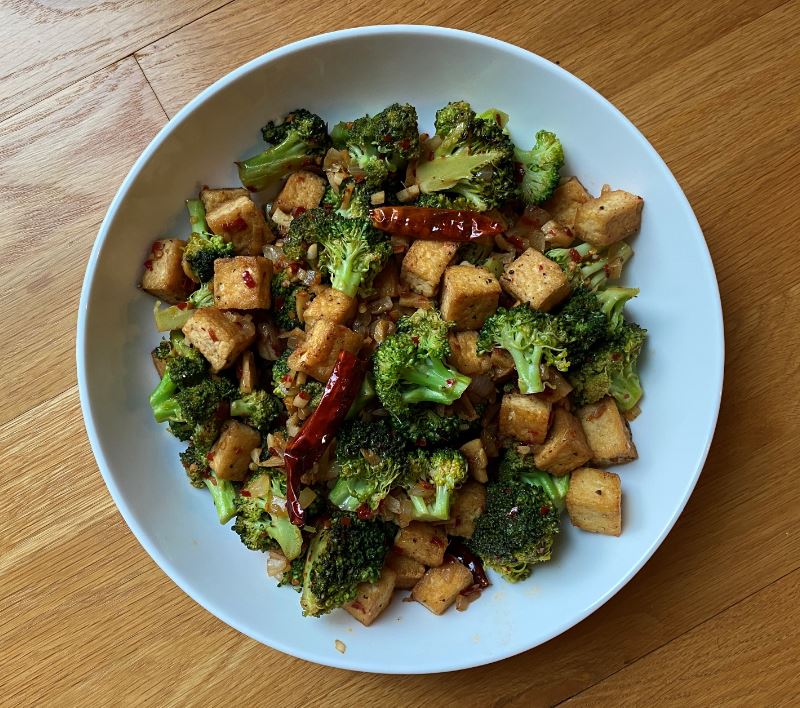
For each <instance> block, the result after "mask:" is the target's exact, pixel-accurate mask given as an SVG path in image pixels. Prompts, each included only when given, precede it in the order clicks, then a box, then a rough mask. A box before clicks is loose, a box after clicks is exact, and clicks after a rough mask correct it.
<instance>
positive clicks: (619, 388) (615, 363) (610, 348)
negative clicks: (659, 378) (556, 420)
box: [569, 322, 647, 411]
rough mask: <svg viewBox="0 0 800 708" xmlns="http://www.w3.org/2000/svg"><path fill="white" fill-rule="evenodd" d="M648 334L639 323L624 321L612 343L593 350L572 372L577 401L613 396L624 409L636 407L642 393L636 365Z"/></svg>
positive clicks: (584, 402)
mask: <svg viewBox="0 0 800 708" xmlns="http://www.w3.org/2000/svg"><path fill="white" fill-rule="evenodd" d="M646 334H647V331H646V330H644V329H642V328H641V327H639V325H637V324H634V323H630V322H623V323H622V325H621V326H620V328H619V330H618V331H617V332H616V333H615V335H614V336H613V337H612V339H611V340H610V341H609V342H607V343H605V344H603V345H602V346H600V347H599V348H598V349H596V350H595V351H593V352H592V353H591V355H590V357H589V358H588V360H587V361H586V362H585V363H584V364H583V365H582V366H581V367H580V368H578V369H576V370H575V371H570V372H569V382H570V383H571V384H572V386H573V389H574V390H573V396H574V401H575V403H576V404H577V405H579V406H580V405H585V404H588V403H595V402H596V401H599V400H600V399H601V398H603V397H604V396H606V395H611V396H613V397H614V399H615V400H616V401H617V404H618V405H619V407H620V409H621V410H622V411H628V410H630V409H631V408H633V407H634V406H635V405H636V404H637V403H638V402H639V400H640V399H641V397H642V393H643V390H642V384H641V381H640V380H639V374H638V372H637V370H636V365H637V362H638V359H639V354H640V353H641V350H642V346H643V345H644V340H645V337H646Z"/></svg>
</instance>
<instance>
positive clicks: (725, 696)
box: [561, 571, 800, 708]
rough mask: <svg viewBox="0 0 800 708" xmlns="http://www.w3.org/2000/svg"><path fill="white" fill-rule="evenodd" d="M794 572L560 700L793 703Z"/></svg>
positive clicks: (797, 609) (798, 627)
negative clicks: (591, 686) (593, 683)
mask: <svg viewBox="0 0 800 708" xmlns="http://www.w3.org/2000/svg"><path fill="white" fill-rule="evenodd" d="M798 645H800V571H795V572H794V573H791V574H789V575H787V576H786V577H785V578H782V579H781V580H779V581H777V582H776V583H773V584H772V585H770V586H769V587H768V588H765V589H764V590H762V591H761V592H758V593H756V594H755V595H753V596H752V597H749V598H747V599H746V600H744V601H742V602H740V603H739V604H737V605H735V606H734V607H732V608H730V609H729V610H727V611H725V612H723V613H721V614H720V615H718V616H716V617H714V618H713V619H710V620H709V621H707V622H704V623H703V624H702V625H700V626H699V627H697V628H696V629H694V630H692V631H691V632H689V633H687V634H686V635H684V636H683V637H680V638H679V639H677V640H676V641H674V642H671V643H670V644H668V645H667V646H665V647H664V648H663V649H659V650H658V651H655V652H653V653H652V654H650V655H649V656H647V657H645V658H644V659H642V660H641V661H638V662H636V663H635V664H634V665H633V666H629V667H627V668H625V669H623V670H622V671H620V672H619V673H616V674H614V676H611V677H610V678H608V679H607V680H605V681H603V682H602V683H600V684H598V685H597V686H594V687H593V688H591V689H589V690H588V691H584V692H583V693H581V694H580V695H578V696H576V697H575V698H574V699H572V700H569V701H567V702H565V703H562V704H561V705H562V706H564V707H565V708H566V707H569V708H580V707H581V706H587V707H588V706H591V707H592V708H599V707H602V706H615V707H620V708H622V707H623V706H643V705H660V706H681V708H692V707H693V706H697V707H698V708H701V707H704V706H723V705H724V706H776V707H777V706H796V705H798V703H800V674H798V672H797V647H798Z"/></svg>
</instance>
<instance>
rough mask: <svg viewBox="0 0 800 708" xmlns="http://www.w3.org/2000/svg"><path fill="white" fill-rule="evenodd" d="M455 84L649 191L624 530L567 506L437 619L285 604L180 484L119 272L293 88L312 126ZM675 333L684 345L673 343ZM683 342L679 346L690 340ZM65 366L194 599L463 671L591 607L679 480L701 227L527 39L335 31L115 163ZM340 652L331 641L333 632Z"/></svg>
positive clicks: (125, 272) (150, 544) (534, 641)
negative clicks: (575, 523)
mask: <svg viewBox="0 0 800 708" xmlns="http://www.w3.org/2000/svg"><path fill="white" fill-rule="evenodd" d="M462 98H463V99H466V100H468V101H470V102H471V103H472V104H473V106H474V107H475V108H477V109H479V110H483V109H486V108H489V107H492V106H494V107H499V108H501V109H503V110H505V111H507V112H508V113H509V114H510V116H511V122H510V124H509V127H510V129H511V132H512V134H513V137H514V138H515V139H516V140H517V141H518V142H520V143H521V144H522V145H525V146H527V145H528V144H530V143H531V141H532V138H533V135H534V133H535V131H536V130H537V129H539V128H548V129H551V130H554V131H556V132H557V133H558V135H559V136H560V138H561V140H562V141H563V143H564V146H565V150H566V154H567V165H566V168H565V170H564V174H576V175H578V176H579V177H580V179H581V180H582V181H583V183H584V184H585V185H586V186H587V188H588V189H589V190H590V191H591V192H593V193H598V192H599V190H600V187H601V185H602V184H604V183H606V182H608V183H610V184H612V185H614V186H618V187H622V188H625V189H628V190H630V191H632V192H636V193H637V194H641V195H643V196H644V198H645V209H644V220H643V222H642V230H641V234H640V235H639V236H638V237H637V238H636V239H635V240H634V242H633V245H634V248H635V250H636V255H635V257H634V258H633V260H632V261H631V263H630V264H629V266H628V268H627V274H626V280H627V282H629V283H634V284H636V285H637V286H640V287H641V288H642V292H641V295H640V296H639V298H637V299H636V300H635V301H634V302H633V303H632V304H631V305H630V308H629V311H630V314H631V315H632V316H633V317H634V318H635V319H636V320H637V321H638V322H640V323H641V324H642V325H643V326H645V327H646V328H648V329H649V331H650V337H649V341H648V345H647V349H646V353H645V355H644V357H643V361H642V364H641V374H642V379H643V382H644V387H645V390H646V396H645V399H644V400H643V412H642V415H641V416H640V417H639V418H638V419H637V420H636V421H635V422H634V423H633V426H632V427H633V434H634V438H635V441H636V444H637V446H638V448H639V455H640V457H639V460H638V461H637V462H634V463H633V464H629V465H627V466H625V467H620V468H618V469H617V470H616V471H617V472H618V473H619V474H620V475H621V477H622V488H623V492H624V506H623V513H624V530H623V534H622V536H621V537H620V538H611V537H605V536H597V535H592V534H587V533H582V532H580V531H577V530H575V529H573V528H572V527H570V525H569V522H568V521H567V522H566V523H565V528H564V533H563V534H562V537H561V538H560V539H559V543H558V548H557V552H556V554H555V560H554V561H553V562H551V563H548V564H546V565H544V566H542V567H541V568H538V569H537V570H536V571H535V573H534V574H533V577H532V578H530V579H529V580H528V581H526V582H523V583H519V584H517V585H511V584H508V583H506V582H504V581H502V580H500V579H498V578H495V579H494V580H495V582H494V584H493V585H492V587H491V588H489V589H488V590H486V591H485V592H484V593H483V596H482V597H481V598H480V600H478V601H477V602H476V603H474V604H473V605H472V606H470V608H469V610H468V611H467V612H463V613H462V612H456V611H455V610H451V611H449V612H447V613H446V614H445V615H444V616H442V617H436V616H434V615H432V614H430V613H429V612H428V611H427V610H425V609H424V608H423V607H422V606H421V605H418V604H415V603H405V602H401V599H400V595H397V596H396V598H395V601H394V604H393V605H392V606H391V607H390V608H388V609H387V610H386V611H385V613H384V614H383V616H382V617H381V618H380V620H379V621H378V622H376V624H375V625H373V626H372V627H370V628H365V627H362V626H361V625H359V624H358V622H356V621H355V620H354V619H352V618H351V617H350V616H349V615H348V614H346V613H345V612H342V611H338V612H334V613H333V614H331V615H328V616H326V617H324V618H322V619H312V618H304V617H302V616H301V614H300V607H299V603H298V595H297V594H296V593H295V592H293V591H292V590H290V589H288V588H277V587H276V586H275V584H274V582H273V581H272V580H271V579H269V578H267V577H266V575H265V570H264V566H265V557H264V555H262V554H257V553H253V552H251V551H248V550H247V549H246V548H245V547H244V546H243V545H242V544H241V543H240V542H239V539H238V537H237V536H236V534H234V533H232V532H231V531H230V530H229V529H227V528H225V527H222V526H220V525H219V524H218V523H217V521H216V516H215V513H214V509H213V506H212V504H211V500H210V498H209V497H208V494H207V493H206V492H205V491H199V490H195V489H193V488H191V487H190V486H189V484H188V483H187V482H186V478H185V475H184V473H183V471H182V469H181V467H180V464H179V462H178V459H177V453H178V450H179V445H178V443H177V442H176V441H174V440H173V439H171V438H170V436H169V435H168V434H167V433H166V432H165V431H164V430H163V429H162V428H161V427H160V426H158V425H156V424H155V423H154V422H153V419H152V416H151V413H150V409H149V406H148V403H147V395H148V393H149V392H150V390H151V389H152V388H153V386H154V385H155V383H156V377H155V374H154V371H153V369H152V365H151V363H150V356H149V352H150V350H151V349H152V348H153V346H154V345H155V343H156V342H157V341H158V335H157V333H156V332H155V330H154V327H153V322H152V314H151V309H152V305H153V303H152V300H151V298H150V297H149V296H147V295H145V294H143V293H141V292H139V291H138V290H137V289H136V283H137V282H138V280H139V277H140V271H141V267H142V266H141V264H142V261H143V259H144V255H145V253H146V251H147V248H148V246H149V244H150V243H151V241H153V240H154V239H155V238H158V237H161V236H163V235H166V234H176V235H179V236H181V237H185V236H186V235H187V233H188V224H187V219H186V215H185V210H184V206H183V204H184V200H185V199H186V198H188V197H190V196H191V195H193V194H196V192H197V190H198V188H199V187H200V186H201V185H203V184H210V185H219V186H224V185H234V184H236V183H237V179H236V171H235V169H234V166H233V161H234V160H236V159H240V158H243V157H245V156H247V155H249V154H251V153H252V152H254V151H256V150H257V149H259V147H260V133H259V128H260V127H261V126H262V125H263V124H264V123H265V122H266V121H267V120H268V119H270V118H279V117H280V116H281V115H282V114H283V113H285V112H286V111H288V110H291V109H294V108H296V107H299V106H303V107H307V108H309V109H311V110H313V111H316V112H318V113H320V114H321V115H322V116H324V117H325V118H326V119H327V120H328V122H329V124H330V125H332V124H333V123H335V122H336V121H338V120H342V119H345V118H350V117H353V116H358V115H361V114H363V113H365V112H368V111H375V110H376V109H380V108H382V107H383V106H385V105H387V104H389V103H391V102H393V101H401V102H402V101H408V102H410V103H412V104H414V105H415V106H416V107H417V109H418V110H419V113H420V121H421V126H423V127H425V128H430V126H431V123H432V118H433V114H434V111H435V110H436V109H437V108H438V107H440V106H442V105H444V104H445V103H446V102H447V101H450V100H455V99H462ZM687 351H691V352H692V356H691V357H689V356H688V355H687ZM698 353H699V354H700V356H696V355H697V354H698ZM77 360H78V379H79V386H80V397H81V405H82V408H83V414H84V418H85V420H86V428H87V431H88V434H89V439H90V441H91V444H92V449H93V451H94V454H95V456H96V458H97V463H98V465H99V467H100V471H101V472H102V474H103V477H104V479H105V481H106V484H107V485H108V488H109V491H110V492H111V495H112V497H113V498H114V501H115V502H116V503H117V506H118V507H119V509H120V512H121V513H122V516H123V517H124V518H125V521H126V522H127V523H128V526H130V528H131V530H132V531H133V533H134V534H135V535H136V537H137V538H138V539H139V541H140V542H141V543H142V545H143V546H144V547H145V549H146V550H147V552H148V553H149V554H150V555H151V556H152V557H153V558H154V559H155V561H156V562H157V563H158V564H159V565H160V566H161V568H162V569H163V570H164V572H166V573H167V574H168V575H169V576H170V577H171V578H172V579H173V580H174V581H175V582H176V583H177V584H178V585H179V586H180V587H181V588H182V589H183V590H185V591H186V592H187V593H188V594H189V595H190V596H191V597H193V598H194V599H195V600H196V601H197V602H199V603H200V604H201V605H203V607H205V608H206V609H207V610H209V612H212V613H214V614H215V615H216V616H217V617H219V618H220V619H222V620H223V621H224V622H226V623H228V624H229V625H231V626H232V627H235V628H236V629H238V630H239V631H241V632H244V633H245V634H247V635H249V636H251V637H253V638H254V639H257V640H258V641H261V642H263V643H264V644H267V645H269V646H271V647H274V648H276V649H279V650H280V651H283V652H286V653H288V654H292V655H294V656H298V657H302V658H304V659H308V660H310V661H315V662H318V663H321V664H328V665H330V666H337V667H344V668H349V669H357V670H361V671H375V672H386V673H425V672H435V671H448V670H453V669H462V668H466V667H471V666H477V665H479V664H484V663H488V662H491V661H496V660H498V659H502V658H505V657H508V656H511V655H513V654H517V653H519V652H522V651H525V650H526V649H530V648H532V647H534V646H537V645H538V644H541V643H542V642H545V641H547V640H548V639H551V638H552V637H555V636H556V635H558V634H560V633H561V632H564V631H565V630H567V629H569V628H570V627H572V626H573V625H575V624H576V623H577V622H579V621H580V620H582V619H583V618H584V617H586V616H587V615H588V614H589V613H591V612H592V611H593V610H595V609H597V608H598V607H599V606H600V605H602V604H603V603H604V602H605V601H606V600H608V599H609V598H610V597H611V596H612V595H613V594H614V593H615V592H617V591H618V590H619V589H620V588H621V587H622V586H623V585H624V584H625V583H626V582H627V581H628V580H630V578H631V577H632V576H633V575H634V574H635V573H636V571H637V570H639V568H641V567H642V565H643V564H644V563H645V561H646V560H647V559H648V558H649V557H650V556H651V555H652V553H653V552H654V551H655V549H656V548H657V547H658V546H659V544H660V543H661V541H662V540H663V539H664V537H665V536H666V534H667V533H668V531H669V530H670V528H671V527H672V525H673V524H674V523H675V520H676V518H677V517H678V515H679V514H680V512H681V510H682V509H683V507H684V505H685V504H686V501H687V499H688V497H689V494H690V493H691V491H692V489H693V488H694V485H695V482H696V481H697V478H698V475H699V474H700V470H701V468H702V466H703V462H704V460H705V457H706V453H707V451H708V447H709V444H710V442H711V437H712V434H713V431H714V425H715V422H716V418H717V411H718V407H719V400H720V394H721V389H722V372H723V330H722V315H721V309H720V302H719V293H718V290H717V283H716V279H715V277H714V270H713V266H712V264H711V260H710V258H709V254H708V250H707V248H706V244H705V241H704V239H703V235H702V233H701V231H700V228H699V226H698V224H697V221H696V219H695V217H694V214H693V213H692V210H691V208H690V206H689V204H688V202H687V201H686V198H685V197H684V195H683V193H682V192H681V189H680V187H679V186H678V184H677V183H676V181H675V179H674V178H673V176H672V174H671V173H670V172H669V170H668V169H667V167H666V166H665V164H664V163H663V162H662V160H661V159H660V158H659V156H658V155H657V154H656V152H655V150H654V149H653V148H652V147H651V146H650V145H649V143H648V142H647V141H646V140H645V139H644V137H642V135H641V134H640V133H639V132H638V131H637V130H636V128H634V126H633V125H632V124H631V123H630V122H629V121H628V120H627V119H626V118H625V117H624V116H623V115H622V114H621V113H620V112H619V111H617V110H616V109H615V108H614V107H613V106H611V105H610V104H609V103H608V102H607V101H606V100H605V99H603V98H602V97H601V96H600V95H599V94H597V93H596V92H595V91H593V90H592V89H590V88H589V87H588V86H586V85H585V84H584V83H582V82H581V81H579V80H578V79H577V78H575V77H574V76H572V75H571V74H569V73H568V72H566V71H565V70H563V69H561V68H560V67H558V66H555V65H554V64H551V63H550V62H548V61H545V60H544V59H542V58H540V57H538V56H536V55H534V54H531V53H529V52H527V51H524V50H522V49H519V48H517V47H514V46H511V45H509V44H505V43H503V42H499V41H497V40H494V39H490V38H488V37H482V36H479V35H475V34H469V33H466V32H460V31H455V30H449V29H439V28H434V27H416V26H394V27H392V26H389V27H366V28H361V29H355V30H346V31H342V32H334V33H332V34H327V35H322V36H319V37H313V38H311V39H307V40H303V41H301V42H296V43H295V44H291V45H289V46H287V47H283V48H281V49H277V50H275V51H273V52H270V53H268V54H266V55H264V56H263V57H260V58H259V59H255V60H254V61H252V62H250V63H248V64H246V65H245V66H243V67H241V68H239V69H237V70H236V71H233V72H232V73H230V74H228V75H227V76H226V77H225V78H223V79H221V80H220V81H218V82H217V83H215V84H214V85H213V86H211V87H210V88H208V89H206V90H205V91H203V93H201V94H200V95H199V96H198V97H197V98H195V99H194V100H193V101H192V102H191V103H189V105H187V106H186V107H185V108H183V110H181V111H180V112H179V113H178V114H177V115H176V116H175V117H174V118H173V119H172V120H171V121H170V122H169V123H168V124H167V125H166V126H165V127H164V129H163V130H162V131H161V132H160V133H159V134H158V135H157V136H156V138H155V139H154V140H153V142H152V143H151V144H150V145H149V146H148V148H147V149H146V150H145V151H144V153H143V154H142V156H141V157H140V158H139V159H138V160H137V162H136V164H135V165H134V167H133V169H132V170H131V171H130V173H129V174H128V176H127V177H126V178H125V181H124V182H123V184H122V186H121V187H120V189H119V191H118V192H117V195H116V196H115V197H114V201H113V202H112V203H111V207H110V208H109V210H108V214H107V215H106V218H105V220H104V221H103V225H102V227H101V228H100V233H99V234H98V237H97V242H96V243H95V246H94V249H93V251H92V255H91V258H90V260H89V264H88V267H87V271H86V279H85V282H84V286H83V293H82V297H81V303H80V313H79V319H78V343H77ZM337 639H340V640H342V641H343V642H344V643H345V644H346V646H347V650H346V652H345V653H344V654H341V653H339V652H337V651H336V649H335V647H334V642H335V640H337Z"/></svg>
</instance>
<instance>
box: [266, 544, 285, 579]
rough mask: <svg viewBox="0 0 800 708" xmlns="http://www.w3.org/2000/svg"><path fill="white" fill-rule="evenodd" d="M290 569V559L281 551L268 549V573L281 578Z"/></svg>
mask: <svg viewBox="0 0 800 708" xmlns="http://www.w3.org/2000/svg"><path fill="white" fill-rule="evenodd" d="M288 569H289V561H288V560H287V559H286V556H285V555H283V553H281V552H280V551H275V550H269V551H267V575H268V576H269V577H270V578H280V577H282V576H283V574H284V573H285V572H286V571H287V570H288Z"/></svg>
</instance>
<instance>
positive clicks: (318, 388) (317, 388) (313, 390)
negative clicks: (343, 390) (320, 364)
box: [299, 379, 325, 411]
mask: <svg viewBox="0 0 800 708" xmlns="http://www.w3.org/2000/svg"><path fill="white" fill-rule="evenodd" d="M299 389H300V393H301V394H303V397H305V398H306V399H307V400H308V404H307V405H306V410H308V411H313V410H314V409H315V408H316V407H317V406H318V405H319V402H320V401H321V400H322V394H323V393H325V385H324V384H321V383H320V382H319V381H314V380H313V379H310V380H308V381H306V382H305V383H304V384H301V385H300V386H299Z"/></svg>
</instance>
